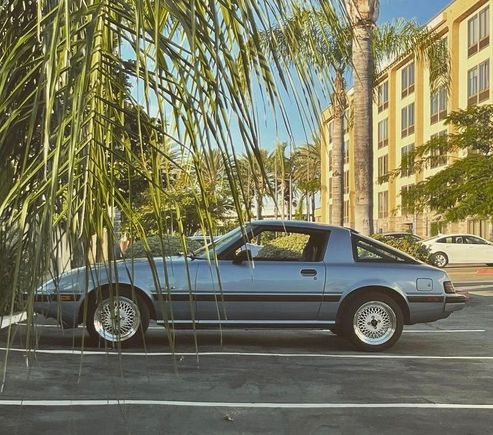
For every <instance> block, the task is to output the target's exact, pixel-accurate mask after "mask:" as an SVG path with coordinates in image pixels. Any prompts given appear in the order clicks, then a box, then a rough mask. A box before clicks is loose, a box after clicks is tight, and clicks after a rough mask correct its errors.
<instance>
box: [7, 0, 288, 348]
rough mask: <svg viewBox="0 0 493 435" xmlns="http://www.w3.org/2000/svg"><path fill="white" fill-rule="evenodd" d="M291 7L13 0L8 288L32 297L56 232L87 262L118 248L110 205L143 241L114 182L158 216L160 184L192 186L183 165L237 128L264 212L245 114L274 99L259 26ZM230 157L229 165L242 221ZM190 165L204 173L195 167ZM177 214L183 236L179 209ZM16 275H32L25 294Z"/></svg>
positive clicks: (201, 201)
mask: <svg viewBox="0 0 493 435" xmlns="http://www.w3.org/2000/svg"><path fill="white" fill-rule="evenodd" d="M291 3H294V0H293V1H291V0H287V1H286V2H285V3H283V2H278V1H275V0H266V1H265V2H263V3H262V5H261V6H259V4H258V2H255V1H251V0H247V1H243V0H241V1H240V0H232V1H229V2H222V3H221V4H220V5H217V4H216V3H215V2H209V1H205V0H196V1H195V2H194V3H193V5H194V6H193V7H192V6H190V4H189V2H188V1H185V0H176V1H172V2H168V1H160V0H157V1H153V2H141V1H135V0H111V1H110V0H84V1H83V0H57V1H47V2H35V1H30V0H11V1H9V2H7V5H6V7H1V8H0V22H1V23H2V26H1V28H0V60H1V62H0V77H1V79H0V126H1V127H0V153H1V159H0V225H1V227H2V228H4V227H8V228H10V230H11V231H14V232H16V233H17V235H19V236H20V239H21V240H22V243H19V244H17V245H16V246H19V248H18V249H16V252H15V261H14V264H15V266H14V267H13V271H14V273H13V279H12V280H11V282H12V288H13V289H15V292H14V293H17V294H18V293H20V292H21V291H31V294H32V292H33V289H35V288H36V286H37V285H38V284H39V281H40V280H41V279H42V278H43V277H44V275H45V273H46V271H47V270H48V269H50V265H51V262H52V260H53V259H54V255H55V250H54V248H53V245H54V243H55V242H56V240H57V238H58V235H59V233H60V231H63V232H64V234H65V235H66V237H67V238H68V240H69V244H70V245H71V246H72V248H73V249H78V250H79V252H81V253H82V255H83V260H84V263H88V262H89V261H90V258H89V254H88V252H89V250H90V248H91V244H92V242H91V241H92V240H97V243H96V246H95V247H94V246H92V247H93V248H95V250H96V251H98V252H99V253H103V251H104V246H105V243H104V239H105V234H109V235H110V240H109V242H110V244H113V242H114V241H113V240H111V237H112V234H113V227H114V221H113V213H112V211H111V210H113V209H114V208H115V207H117V208H118V209H119V210H120V211H121V214H122V218H124V219H126V221H127V222H129V225H130V226H131V228H132V231H133V232H134V234H135V235H136V237H138V236H144V235H145V231H144V227H143V225H142V222H141V221H140V220H139V216H138V214H137V213H136V210H135V207H134V203H133V199H132V197H133V196H132V192H133V191H132V186H130V187H129V189H128V191H127V190H125V189H122V188H120V187H119V186H118V185H117V182H118V181H121V180H122V179H124V178H125V177H122V175H126V176H127V178H126V179H128V180H131V179H132V177H135V176H138V177H140V179H141V180H142V182H143V183H144V184H146V185H147V187H148V188H149V195H150V200H151V201H152V208H153V213H154V214H155V215H156V218H157V219H158V214H159V213H160V212H161V210H162V207H161V205H162V203H163V201H164V199H163V197H164V198H166V189H167V186H169V183H168V182H167V179H168V178H169V180H171V181H173V180H174V178H173V176H174V174H176V173H178V174H182V175H183V177H180V179H181V178H183V179H184V180H188V178H187V171H188V169H189V167H186V165H188V158H187V157H188V156H190V155H192V156H198V155H200V154H201V152H202V151H204V150H206V149H209V148H213V147H216V148H218V149H219V150H220V151H221V153H222V155H223V156H226V157H227V156H231V155H232V154H233V152H234V150H233V149H232V146H231V143H232V142H233V140H232V137H231V120H232V119H234V120H235V121H236V123H237V125H238V130H239V134H240V136H241V140H242V142H243V144H244V145H245V153H246V154H247V159H248V161H249V165H250V167H251V169H252V173H253V172H255V177H254V181H255V183H256V184H255V186H256V192H255V195H256V201H257V211H258V213H259V215H260V216H261V211H262V210H261V209H262V198H263V195H264V194H265V191H266V190H265V183H264V182H263V181H264V180H265V178H266V172H265V168H264V167H263V166H264V161H265V159H264V158H263V156H262V153H261V152H260V149H259V146H258V138H257V124H256V122H257V119H256V115H255V111H254V110H251V107H252V102H253V101H254V99H255V92H254V89H256V88H255V87H254V86H256V85H257V84H259V85H260V86H261V87H262V89H264V90H266V93H268V95H269V96H270V98H271V99H272V100H273V101H274V102H275V100H276V95H277V92H276V85H275V82H274V81H273V80H272V77H273V75H274V71H275V70H276V69H279V71H281V72H282V68H276V67H274V66H270V65H269V64H268V62H267V61H266V58H265V55H264V51H263V49H262V47H261V44H260V39H261V32H262V31H263V30H266V29H267V28H268V23H267V20H266V17H269V20H270V19H271V17H272V16H274V17H276V18H279V19H284V18H286V15H287V13H288V12H287V11H289V10H290V9H291V8H290V4H291ZM272 12H274V14H272ZM238 52H239V53H241V56H239V57H238V58H235V57H234V56H233V55H232V53H238ZM121 76H125V77H128V81H129V82H130V83H133V84H134V90H131V89H130V87H129V85H128V83H125V82H124V80H120V79H118V77H121ZM254 84H255V85H254ZM141 105H142V106H143V109H141V108H139V106H141ZM145 113H146V114H148V115H152V116H155V117H157V120H158V122H152V121H151V120H150V119H149V116H146V115H145ZM129 119H132V124H134V125H135V129H132V130H133V131H132V132H130V131H129V128H128V126H127V121H128V120H129ZM163 141H166V142H168V143H169V144H171V145H172V146H171V149H173V150H174V151H173V153H175V152H178V155H179V158H176V157H174V155H172V154H171V151H170V150H169V149H167V148H166V147H163ZM232 160H233V161H234V159H231V160H230V159H228V158H223V161H224V162H225V166H226V173H227V174H228V183H229V184H230V187H231V191H232V192H233V195H235V197H234V201H235V208H236V210H237V212H238V213H240V211H241V210H240V208H241V201H240V198H239V197H238V194H237V193H236V192H237V191H238V189H237V188H236V187H237V185H236V184H235V180H234V177H233V176H232V172H231V171H232V168H231V167H230V166H231V161H232ZM163 161H165V162H167V164H165V165H163ZM116 162H118V164H116ZM163 168H164V171H163ZM190 168H191V170H192V172H195V173H196V174H197V173H200V172H201V171H200V169H199V168H198V164H192V166H190ZM173 171H174V172H173ZM172 172H173V174H172ZM169 175H173V176H171V177H169ZM197 182H198V184H199V186H198V192H197V195H195V196H194V201H195V203H196V205H197V209H199V210H202V213H203V214H204V221H207V203H208V198H207V190H206V189H205V185H204V180H203V179H202V180H201V177H198V181H197ZM129 184H131V182H129ZM178 206H179V204H178ZM175 212H176V214H177V215H179V216H177V217H176V218H177V221H178V224H179V225H178V226H179V228H178V230H179V231H180V233H182V234H184V231H185V229H184V226H183V224H182V223H180V221H181V219H182V215H181V213H180V208H179V207H178V208H177V209H176V210H175ZM162 225H163V226H166V225H167V222H166V221H165V222H163V223H162ZM164 230H167V228H163V231H164ZM109 255H111V254H109ZM110 259H111V258H110ZM21 269H24V270H29V271H30V275H29V282H28V284H25V285H26V287H21V286H20V284H19V282H20V281H19V279H18V278H19V276H20V270H21ZM14 293H12V294H14ZM9 297H10V295H9ZM13 301H14V297H13V296H12V299H11V302H13ZM10 307H11V310H13V309H14V304H13V303H10ZM31 307H32V305H31ZM30 314H31V315H32V311H31V313H30ZM170 340H171V342H172V339H170Z"/></svg>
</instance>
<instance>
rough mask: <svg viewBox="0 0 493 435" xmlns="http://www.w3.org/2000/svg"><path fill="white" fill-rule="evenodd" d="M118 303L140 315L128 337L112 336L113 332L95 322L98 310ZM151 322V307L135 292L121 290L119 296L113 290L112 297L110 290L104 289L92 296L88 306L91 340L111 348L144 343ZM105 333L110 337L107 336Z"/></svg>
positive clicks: (88, 329)
mask: <svg viewBox="0 0 493 435" xmlns="http://www.w3.org/2000/svg"><path fill="white" fill-rule="evenodd" d="M117 301H120V303H122V304H124V308H128V310H129V311H134V313H136V314H137V315H138V320H135V321H134V322H132V324H133V326H132V327H131V328H130V329H131V331H130V332H129V333H128V334H129V336H128V337H125V335H126V334H124V335H120V334H119V333H116V334H111V332H109V328H104V327H103V326H102V323H101V322H100V326H97V323H96V322H95V316H97V314H96V313H97V312H98V308H99V309H100V310H101V309H103V308H104V306H105V305H106V306H107V305H108V304H111V303H112V302H113V304H114V303H115V302H117ZM135 310H136V311H135ZM120 312H121V311H120ZM125 314H127V313H125V312H124V315H125ZM149 320H150V314H149V307H148V306H147V304H146V303H145V302H144V301H143V300H142V298H141V297H140V296H139V295H138V294H136V292H133V294H132V290H131V289H127V288H124V289H122V288H120V289H119V291H118V295H117V291H116V289H113V294H112V296H110V291H109V289H103V290H101V291H99V290H96V291H95V292H94V293H93V294H92V295H91V299H90V301H89V305H88V313H87V319H86V328H87V331H88V332H89V335H90V336H91V338H92V339H94V340H95V341H98V342H99V343H100V344H104V345H106V346H109V347H117V346H119V345H121V346H132V345H135V344H140V343H142V340H143V338H144V334H145V333H146V331H147V328H148V327H149ZM102 329H103V330H102ZM98 331H101V332H98ZM105 333H106V334H108V335H107V336H105V335H104V334H105ZM111 337H112V338H111Z"/></svg>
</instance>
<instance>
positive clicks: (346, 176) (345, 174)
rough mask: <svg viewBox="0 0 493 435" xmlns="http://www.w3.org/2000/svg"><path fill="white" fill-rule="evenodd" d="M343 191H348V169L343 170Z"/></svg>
mask: <svg viewBox="0 0 493 435" xmlns="http://www.w3.org/2000/svg"><path fill="white" fill-rule="evenodd" d="M344 193H349V171H344Z"/></svg>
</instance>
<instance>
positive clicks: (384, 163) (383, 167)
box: [378, 154, 389, 181]
mask: <svg viewBox="0 0 493 435" xmlns="http://www.w3.org/2000/svg"><path fill="white" fill-rule="evenodd" d="M388 172H389V155H388V154H385V155H384V156H382V157H379V158H378V178H379V181H380V178H382V177H385V176H386V175H387V174H388Z"/></svg>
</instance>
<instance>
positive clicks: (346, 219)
mask: <svg viewBox="0 0 493 435" xmlns="http://www.w3.org/2000/svg"><path fill="white" fill-rule="evenodd" d="M348 222H349V200H346V201H344V223H348Z"/></svg>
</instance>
